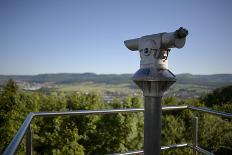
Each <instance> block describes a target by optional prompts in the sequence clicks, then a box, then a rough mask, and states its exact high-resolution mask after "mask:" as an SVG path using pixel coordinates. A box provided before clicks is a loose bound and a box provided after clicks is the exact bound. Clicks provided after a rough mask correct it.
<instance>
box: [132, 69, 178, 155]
mask: <svg viewBox="0 0 232 155" xmlns="http://www.w3.org/2000/svg"><path fill="white" fill-rule="evenodd" d="M133 80H134V82H135V83H136V84H137V85H138V86H139V88H140V89H141V90H142V91H143V96H144V101H145V102H144V154H145V155H160V148H161V116H162V106H161V101H162V97H163V94H164V92H165V91H166V90H167V89H168V88H169V87H170V86H171V85H172V84H173V83H174V82H175V81H176V79H175V76H174V75H173V74H172V73H171V72H170V71H169V70H158V69H155V68H141V69H140V70H138V71H137V72H136V73H135V75H134V77H133Z"/></svg>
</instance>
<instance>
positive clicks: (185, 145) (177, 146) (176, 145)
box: [161, 143, 188, 151]
mask: <svg viewBox="0 0 232 155" xmlns="http://www.w3.org/2000/svg"><path fill="white" fill-rule="evenodd" d="M180 147H188V144H187V143H185V144H173V145H168V146H162V147H161V150H162V151H164V150H169V149H174V148H180Z"/></svg>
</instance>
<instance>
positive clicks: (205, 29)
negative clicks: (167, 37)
mask: <svg viewBox="0 0 232 155" xmlns="http://www.w3.org/2000/svg"><path fill="white" fill-rule="evenodd" d="M231 8H232V1H231V0H188V1H186V0H176V1H171V0H162V1H158V0H143V1H141V0H0V74H3V75H13V74H14V75H16V74H17V75H35V74H43V73H84V72H94V73H98V74H102V73H103V74H110V73H114V74H122V73H134V72H136V71H137V70H138V69H139V60H140V57H139V53H138V52H136V51H134V52H132V51H130V50H128V49H127V48H126V47H125V46H124V43H123V41H124V40H127V39H132V38H138V37H141V36H144V35H148V34H155V33H161V32H172V31H175V30H176V29H178V28H179V27H185V28H187V29H188V30H189V35H188V36H187V39H186V44H185V46H184V47H183V48H181V49H172V50H171V53H170V54H169V69H170V70H171V71H172V72H173V73H174V74H179V73H191V74H218V73H232V50H231V48H232V47H230V45H232V10H231Z"/></svg>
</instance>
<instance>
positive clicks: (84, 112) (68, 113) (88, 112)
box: [34, 106, 188, 117]
mask: <svg viewBox="0 0 232 155" xmlns="http://www.w3.org/2000/svg"><path fill="white" fill-rule="evenodd" d="M187 108H188V106H163V107H162V110H163V111H172V110H183V109H187ZM143 111H144V109H143V108H131V109H106V110H77V111H63V112H62V111H57V112H35V113H34V115H35V116H42V117H48V116H51V117H52V116H75V115H96V114H112V113H125V112H143Z"/></svg>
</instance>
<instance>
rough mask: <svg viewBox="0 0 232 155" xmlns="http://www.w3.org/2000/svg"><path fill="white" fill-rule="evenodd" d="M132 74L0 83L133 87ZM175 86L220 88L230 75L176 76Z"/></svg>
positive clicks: (34, 78)
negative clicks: (86, 83) (127, 84)
mask: <svg viewBox="0 0 232 155" xmlns="http://www.w3.org/2000/svg"><path fill="white" fill-rule="evenodd" d="M132 76H133V75H132V74H95V73H75V74H74V73H59V74H39V75H0V83H3V82H5V81H6V80H8V79H10V78H11V79H14V80H15V81H24V82H35V83H46V82H53V83H55V84H71V83H83V82H94V83H105V84H122V83H129V84H131V85H134V84H133V82H132V80H131V77H132ZM176 77H177V84H194V85H204V86H205V85H207V86H212V87H220V86H223V85H228V84H232V74H213V75H192V74H177V75H176Z"/></svg>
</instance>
